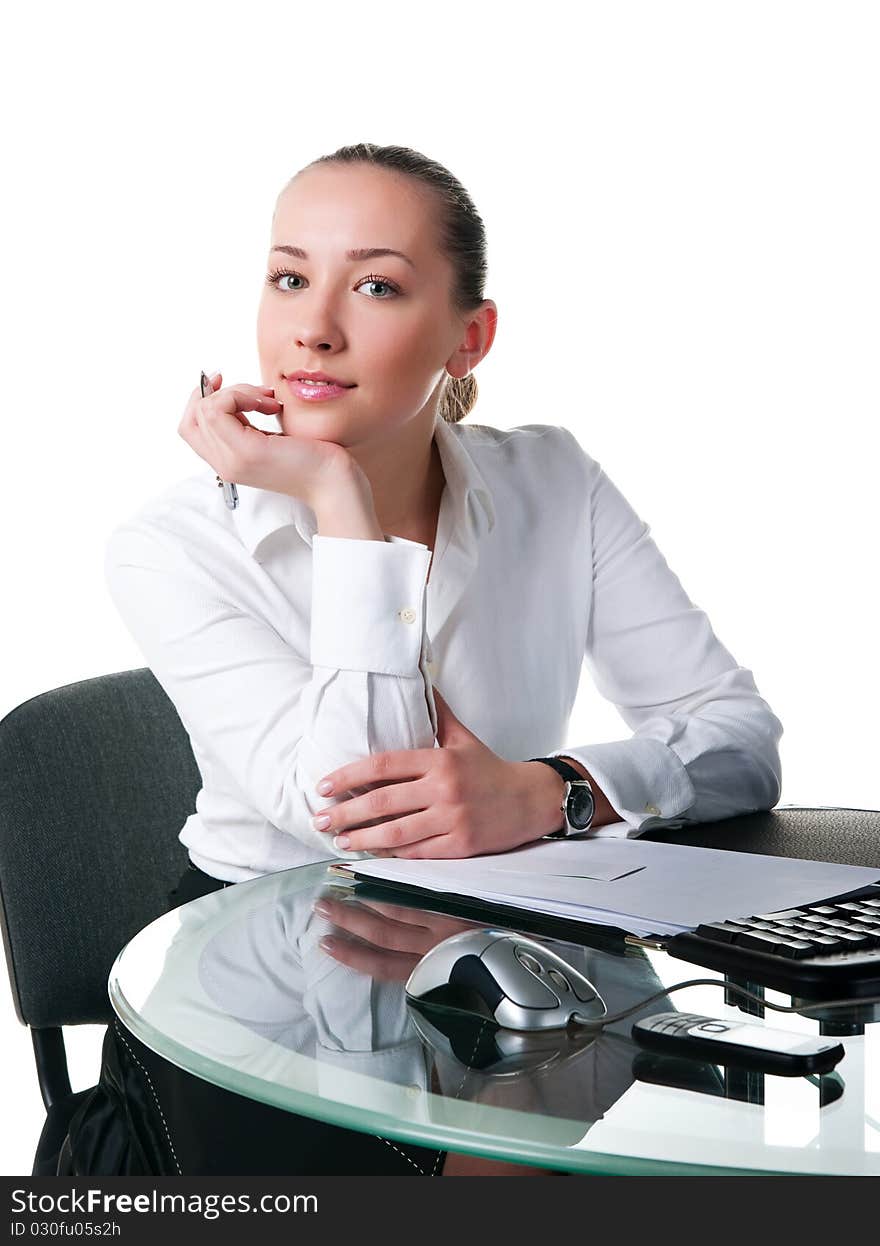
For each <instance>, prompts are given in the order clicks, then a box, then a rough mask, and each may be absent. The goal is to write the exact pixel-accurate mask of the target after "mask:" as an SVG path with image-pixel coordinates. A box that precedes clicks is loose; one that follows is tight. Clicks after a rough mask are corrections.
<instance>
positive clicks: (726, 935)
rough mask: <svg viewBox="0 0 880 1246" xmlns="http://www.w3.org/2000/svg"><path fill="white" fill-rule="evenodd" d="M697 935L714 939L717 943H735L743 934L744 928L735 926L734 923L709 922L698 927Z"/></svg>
mask: <svg viewBox="0 0 880 1246" xmlns="http://www.w3.org/2000/svg"><path fill="white" fill-rule="evenodd" d="M696 934H698V935H702V936H703V938H704V939H714V940H715V942H716V943H733V941H734V939H735V938H736V936H737V935H740V934H742V926H734V925H733V923H732V922H707V923H706V924H705V925H703V926H697V929H696Z"/></svg>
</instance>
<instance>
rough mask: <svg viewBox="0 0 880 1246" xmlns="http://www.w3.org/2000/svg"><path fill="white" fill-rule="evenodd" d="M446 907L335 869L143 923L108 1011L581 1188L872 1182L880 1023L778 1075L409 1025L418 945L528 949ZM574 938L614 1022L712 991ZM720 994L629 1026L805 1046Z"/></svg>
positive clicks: (618, 1025) (299, 1098)
mask: <svg viewBox="0 0 880 1246" xmlns="http://www.w3.org/2000/svg"><path fill="white" fill-rule="evenodd" d="M318 904H320V905H321V906H322V911H318V910H317V909H316V905H318ZM445 907H446V906H444V905H443V904H442V902H440V901H437V902H434V901H433V900H431V901H429V900H423V899H422V897H419V896H412V897H410V896H405V897H404V896H402V895H401V894H400V893H396V894H395V893H394V892H389V891H387V890H383V889H381V888H378V887H376V886H375V885H373V884H362V883H352V882H344V881H341V880H340V879H339V878H338V877H337V876H336V875H334V874H333V873H332V872H331V868H330V866H329V863H319V864H317V865H310V866H305V867H302V868H299V869H292V870H286V871H283V872H281V873H277V874H268V875H265V876H263V877H262V878H258V879H254V880H253V881H251V882H246V883H239V884H237V885H236V886H234V887H227V888H225V889H223V890H221V891H216V892H213V893H212V894H210V895H207V896H204V897H202V898H201V899H198V900H194V901H192V902H190V903H189V904H186V905H183V906H182V907H181V908H179V909H175V910H173V911H172V912H170V913H167V914H165V915H164V916H162V917H160V918H158V919H157V920H156V921H154V922H152V923H151V924H150V925H149V926H147V927H146V928H145V929H144V930H142V931H141V932H140V933H139V934H138V935H136V936H135V938H134V939H132V940H131V942H130V943H129V944H127V946H126V947H125V948H124V949H123V951H122V952H121V953H120V954H119V956H118V957H117V960H116V962H115V964H114V966H113V969H112V971H111V974H110V979H109V991H110V999H111V1002H112V1005H113V1008H114V1009H115V1011H116V1013H117V1014H118V1016H119V1018H120V1020H121V1021H122V1023H123V1024H124V1025H125V1026H126V1027H127V1028H128V1029H129V1030H130V1031H131V1032H132V1033H133V1034H134V1035H135V1036H136V1037H137V1038H138V1039H140V1041H141V1042H143V1043H144V1044H145V1045H146V1046H147V1047H149V1048H150V1049H151V1050H153V1051H155V1052H156V1053H157V1054H158V1055H160V1056H162V1057H164V1058H165V1059H166V1060H169V1061H171V1063H173V1064H175V1065H177V1066H179V1067H180V1068H182V1069H185V1070H187V1071H188V1072H190V1073H193V1074H195V1075H196V1076H198V1077H201V1078H204V1079H206V1080H207V1081H209V1082H212V1083H213V1084H215V1085H217V1086H221V1087H224V1088H225V1089H227V1090H230V1091H233V1092H235V1093H237V1094H240V1095H245V1096H248V1097H249V1098H251V1099H255V1100H258V1101H260V1102H262V1103H266V1104H270V1105H273V1106H275V1107H278V1108H281V1109H285V1110H287V1111H291V1112H297V1113H300V1114H302V1115H305V1116H310V1117H313V1118H315V1119H318V1120H322V1121H326V1122H329V1123H331V1124H336V1125H341V1126H343V1127H345V1128H348V1129H356V1130H361V1131H364V1132H369V1133H375V1134H380V1135H382V1136H384V1137H387V1138H395V1139H400V1140H403V1141H406V1142H411V1143H415V1144H417V1145H423V1146H429V1147H435V1148H436V1147H440V1148H443V1149H445V1150H449V1151H458V1152H465V1153H471V1154H477V1155H482V1156H486V1157H490V1158H494V1159H502V1160H510V1161H514V1162H516V1161H519V1162H521V1163H525V1164H530V1165H537V1166H540V1167H545V1168H552V1169H558V1170H561V1171H568V1172H584V1173H588V1172H592V1173H597V1172H598V1173H618V1174H630V1173H631V1174H651V1173H658V1174H660V1173H687V1174H692V1173H707V1174H711V1173H715V1174H718V1173H719V1172H725V1173H729V1172H742V1173H756V1172H761V1173H768V1172H769V1173H817V1174H818V1173H834V1174H875V1175H876V1174H877V1173H880V1061H878V1059H877V1057H878V1047H880V1038H878V1035H880V1027H878V1026H877V1025H868V1026H867V1027H866V1030H865V1033H864V1035H860V1036H857V1037H847V1038H844V1039H842V1040H841V1041H842V1042H843V1044H844V1047H845V1049H846V1056H845V1058H844V1059H843V1061H841V1063H840V1064H839V1065H838V1066H837V1068H836V1069H835V1070H834V1072H833V1073H832V1074H829V1075H827V1076H824V1077H821V1078H820V1077H780V1076H772V1075H765V1074H756V1073H751V1072H748V1073H746V1072H743V1071H741V1070H735V1069H732V1068H728V1069H724V1068H721V1067H718V1066H716V1065H712V1064H702V1063H699V1062H697V1061H693V1060H684V1061H683V1060H675V1059H671V1058H669V1057H658V1056H656V1055H654V1054H652V1053H648V1052H646V1051H644V1050H642V1049H641V1048H639V1047H638V1046H636V1044H635V1042H634V1041H633V1039H632V1037H631V1029H632V1022H633V1020H634V1019H635V1018H634V1017H628V1018H626V1019H624V1020H622V1021H619V1022H615V1023H612V1024H610V1025H608V1026H607V1027H606V1028H605V1029H603V1030H602V1031H601V1032H600V1033H599V1034H598V1035H596V1034H595V1033H594V1032H592V1031H589V1030H587V1029H578V1028H568V1029H562V1030H559V1029H557V1030H550V1031H543V1032H530V1033H517V1032H515V1031H512V1030H503V1029H497V1028H496V1027H495V1026H493V1025H489V1024H487V1023H486V1022H485V1021H483V1020H480V1019H478V1018H472V1017H470V1016H468V1015H467V1014H465V1013H462V1012H460V1011H456V1010H452V1009H448V1008H447V1009H438V1008H433V1009H427V1010H419V1009H416V1008H413V1007H412V1005H411V1004H409V1003H408V1002H407V997H406V994H405V991H404V984H405V983H406V981H407V979H408V977H409V975H410V973H411V971H412V969H413V968H414V967H415V965H416V964H417V963H418V961H419V960H420V958H421V957H422V956H423V955H424V953H425V952H427V951H428V950H429V948H431V947H433V946H434V945H436V944H437V943H439V942H440V941H441V940H443V939H445V938H447V937H449V936H450V935H453V934H456V933H458V932H459V931H463V930H466V929H472V928H480V927H481V926H491V927H493V928H502V929H505V928H507V929H518V930H519V931H520V932H525V933H528V925H527V924H526V925H524V926H523V927H514V926H511V925H510V924H509V922H508V921H507V920H506V919H504V920H501V921H499V920H498V919H496V918H495V917H494V916H493V917H491V918H490V917H488V916H487V919H486V920H485V921H482V922H478V921H475V920H472V919H466V918H464V917H460V916H456V915H454V913H453V912H451V911H444V908H445ZM531 937H535V936H534V935H532V936H531ZM582 937H583V938H587V937H589V936H588V935H587V934H586V932H585V934H584V935H583V936H581V935H580V934H579V933H577V932H575V933H574V934H572V936H571V938H572V939H575V938H576V939H577V940H578V941H577V942H571V941H563V940H559V939H552V940H551V939H548V938H547V937H546V936H541V938H542V940H543V941H544V942H546V943H547V944H548V946H550V947H551V948H552V949H553V950H555V951H556V952H557V953H558V954H560V955H561V956H563V958H564V959H566V960H567V961H568V962H569V963H570V964H572V965H573V966H574V967H575V968H576V969H578V970H580V972H581V973H583V974H584V975H585V976H586V977H587V978H589V980H590V981H591V982H592V983H593V984H594V986H595V987H596V990H597V991H598V993H599V995H600V996H601V997H602V999H603V1000H604V1002H605V1005H606V1007H607V1010H608V1013H609V1014H611V1015H613V1014H616V1013H618V1012H621V1011H623V1010H625V1009H627V1008H629V1007H632V1006H634V1005H636V1004H638V1003H639V1002H640V1001H642V1000H645V999H647V997H648V996H651V995H653V994H655V992H658V991H663V990H664V988H668V987H670V986H671V985H673V984H675V983H678V982H683V981H685V980H687V979H688V978H694V977H699V978H706V977H717V978H718V981H719V983H723V978H722V977H721V975H716V974H713V973H711V971H706V970H703V969H701V968H700V969H697V968H692V967H690V966H688V965H686V964H684V963H683V962H682V961H679V960H673V959H672V958H671V957H668V956H666V954H665V953H663V952H661V951H653V950H646V949H642V948H637V949H629V950H627V951H626V952H625V953H624V952H623V951H620V950H617V949H614V950H610V949H606V948H605V947H603V946H588V945H586V944H584V943H583V942H582V941H581V939H582ZM328 940H329V942H328ZM598 942H599V943H602V942H603V941H602V940H601V938H600V939H599V940H598ZM724 999H725V994H724V991H723V990H722V989H720V988H713V987H707V986H703V987H689V988H687V989H686V990H683V991H680V992H676V993H675V994H674V995H671V996H666V995H661V997H660V998H658V999H656V1000H655V1001H654V1002H653V1003H652V1004H651V1005H650V1006H649V1007H648V1008H646V1009H644V1010H643V1011H641V1012H639V1013H638V1014H637V1015H638V1016H640V1017H641V1016H647V1015H650V1014H652V1013H655V1012H664V1011H670V1010H672V1009H678V1010H681V1011H687V1012H694V1013H706V1014H708V1015H710V1016H713V1017H721V1018H725V1017H729V1018H732V1019H736V1020H740V1021H742V1020H751V1021H756V1022H757V1023H758V1024H767V1025H769V1026H770V1027H771V1028H775V1029H785V1030H794V1031H797V1032H799V1033H801V1034H804V1035H815V1034H816V1033H817V1032H818V1022H817V1021H816V1020H815V1019H812V1018H808V1017H803V1016H800V1015H797V1014H791V1015H781V1014H779V1013H774V1012H772V1011H769V1010H768V1012H767V1015H766V1021H764V1020H762V1019H761V1018H758V1017H746V1016H744V1014H743V1012H742V1011H740V1010H739V1009H738V1008H737V1007H735V1006H734V1005H731V1004H726V1003H725V1002H724ZM767 999H768V1000H773V1001H776V1002H779V1003H784V1004H787V1003H789V1002H790V1001H789V1000H788V999H787V998H785V997H783V996H781V995H777V994H776V993H775V992H767Z"/></svg>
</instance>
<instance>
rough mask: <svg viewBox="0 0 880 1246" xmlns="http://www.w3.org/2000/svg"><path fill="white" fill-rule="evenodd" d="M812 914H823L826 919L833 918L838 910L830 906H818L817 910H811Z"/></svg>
mask: <svg viewBox="0 0 880 1246" xmlns="http://www.w3.org/2000/svg"><path fill="white" fill-rule="evenodd" d="M810 912H811V913H822V914H824V915H825V916H826V917H833V916H834V914H835V913H836V912H837V909H836V908H834V907H833V906H832V905H830V904H817V905H816V906H815V908H811V909H810Z"/></svg>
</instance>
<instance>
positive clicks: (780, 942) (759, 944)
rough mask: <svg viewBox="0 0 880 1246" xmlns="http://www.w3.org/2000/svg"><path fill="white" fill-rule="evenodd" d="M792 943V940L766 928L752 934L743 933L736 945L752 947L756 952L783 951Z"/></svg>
mask: <svg viewBox="0 0 880 1246" xmlns="http://www.w3.org/2000/svg"><path fill="white" fill-rule="evenodd" d="M790 943H791V940H787V939H783V938H781V937H780V936H779V935H773V934H769V933H768V932H767V931H766V930H756V931H754V932H753V933H750V934H741V935H740V936H739V938H738V939H737V941H736V946H737V947H750V948H752V949H753V950H754V951H756V952H782V951H783V950H784V949H785V948H786V947H788V946H790Z"/></svg>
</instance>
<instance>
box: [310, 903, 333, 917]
mask: <svg viewBox="0 0 880 1246" xmlns="http://www.w3.org/2000/svg"><path fill="white" fill-rule="evenodd" d="M314 908H315V912H316V913H320V914H321V916H322V917H329V916H330V905H329V904H327V903H326V901H324V900H319V901H318V902H317V904H316V905H315V906H314Z"/></svg>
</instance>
